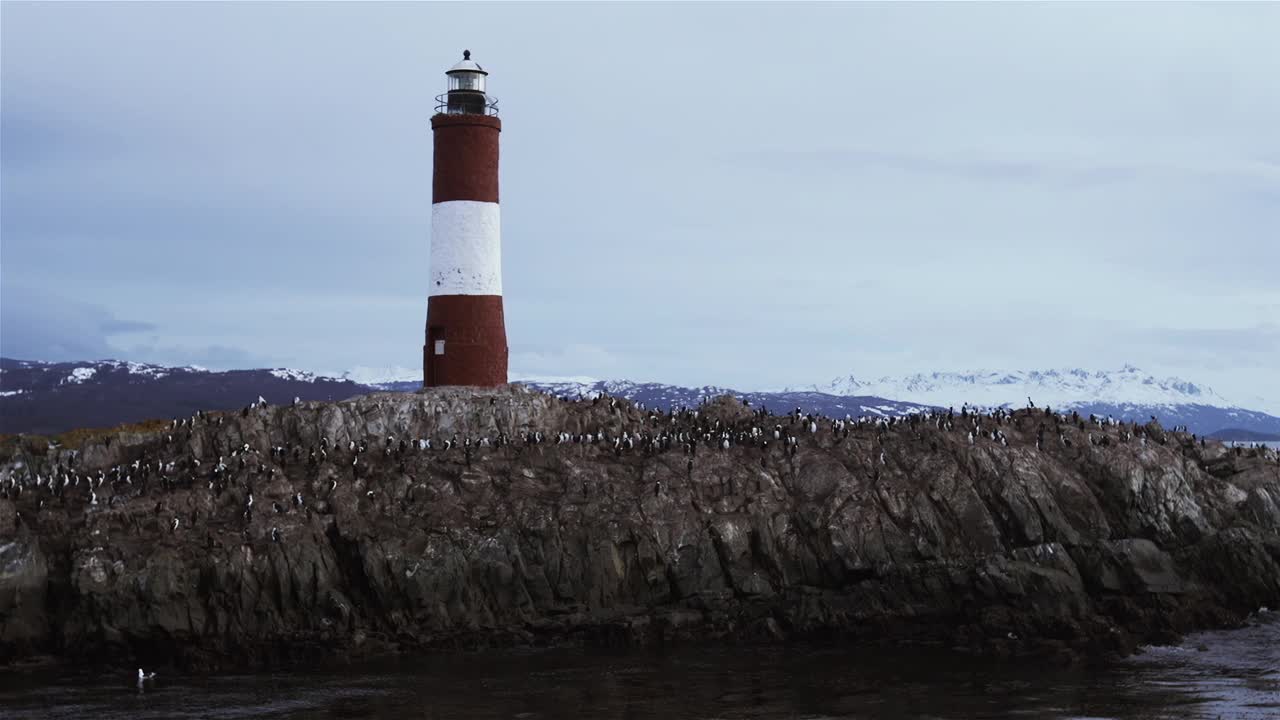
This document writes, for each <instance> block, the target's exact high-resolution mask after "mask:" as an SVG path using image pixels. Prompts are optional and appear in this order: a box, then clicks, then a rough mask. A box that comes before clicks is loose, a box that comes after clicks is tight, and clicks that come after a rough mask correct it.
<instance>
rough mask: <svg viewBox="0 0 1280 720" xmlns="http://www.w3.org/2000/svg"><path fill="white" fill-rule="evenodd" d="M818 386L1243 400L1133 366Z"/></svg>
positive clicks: (921, 394) (1101, 399)
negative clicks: (1100, 369) (1095, 369)
mask: <svg viewBox="0 0 1280 720" xmlns="http://www.w3.org/2000/svg"><path fill="white" fill-rule="evenodd" d="M814 389H815V390H818V391H820V392H827V393H831V394H834V395H853V394H857V395H879V396H882V397H891V398H898V399H901V400H910V401H912V402H919V403H928V404H932V405H942V406H948V407H949V406H953V405H954V406H956V407H959V406H960V405H962V404H965V403H968V404H969V405H978V406H981V407H1023V406H1025V405H1026V404H1027V398H1028V397H1030V398H1031V399H1032V400H1034V401H1035V403H1036V404H1037V405H1039V406H1041V407H1044V406H1045V405H1048V406H1051V407H1061V408H1075V407H1077V406H1082V405H1115V406H1133V407H1173V406H1179V405H1205V406H1209V407H1217V408H1235V407H1238V405H1239V404H1238V403H1235V402H1231V401H1229V400H1227V399H1226V398H1224V397H1222V396H1221V395H1219V394H1218V393H1216V392H1214V391H1213V389H1212V388H1209V387H1206V386H1204V385H1197V384H1196V383H1193V382H1188V381H1186V380H1183V379H1181V378H1176V377H1166V378H1160V377H1156V376H1154V375H1151V374H1150V373H1146V372H1143V371H1142V370H1140V369H1138V368H1136V367H1133V366H1132V365H1126V366H1125V367H1123V368H1120V369H1119V370H1102V371H1089V370H1081V369H1079V368H1071V369H1062V370H1022V371H1013V372H1005V371H991V370H975V371H971V372H935V373H927V374H925V373H920V374H916V375H908V376H905V377H898V378H893V377H883V378H880V379H878V380H860V379H858V378H856V377H854V376H852V375H850V376H848V377H841V378H836V379H835V380H833V381H831V382H830V383H827V384H825V385H819V386H815V387H814ZM1261 409H1264V410H1271V409H1275V408H1272V407H1266V408H1261Z"/></svg>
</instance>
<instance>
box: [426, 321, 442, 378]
mask: <svg viewBox="0 0 1280 720" xmlns="http://www.w3.org/2000/svg"><path fill="white" fill-rule="evenodd" d="M443 360H444V328H442V327H431V328H428V329H427V386H428V387H433V386H435V385H439V384H440V381H441V379H442V378H441V377H440V363H441V362H442V361H443Z"/></svg>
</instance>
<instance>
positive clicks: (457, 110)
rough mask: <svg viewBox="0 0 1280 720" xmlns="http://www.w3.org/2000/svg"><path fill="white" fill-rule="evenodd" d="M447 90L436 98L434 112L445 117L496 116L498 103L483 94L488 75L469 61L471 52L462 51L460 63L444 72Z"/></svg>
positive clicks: (476, 64) (472, 61) (473, 62)
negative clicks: (447, 80)
mask: <svg viewBox="0 0 1280 720" xmlns="http://www.w3.org/2000/svg"><path fill="white" fill-rule="evenodd" d="M445 75H447V76H448V77H449V90H448V92H446V93H445V94H443V95H440V96H437V97H436V101H437V105H436V112H439V113H444V114H446V115H497V114H498V101H497V99H495V98H491V97H489V96H488V95H486V94H485V79H486V78H487V77H488V75H489V73H487V72H485V70H484V68H482V67H480V65H479V63H477V62H475V61H474V60H472V59H471V51H470V50H463V51H462V61H461V62H459V63H458V64H457V65H454V66H453V67H451V68H449V69H448V70H447V71H445Z"/></svg>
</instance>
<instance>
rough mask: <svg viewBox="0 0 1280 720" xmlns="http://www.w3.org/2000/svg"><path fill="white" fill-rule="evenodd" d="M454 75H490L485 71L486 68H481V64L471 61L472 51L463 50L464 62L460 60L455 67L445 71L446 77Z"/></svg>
mask: <svg viewBox="0 0 1280 720" xmlns="http://www.w3.org/2000/svg"><path fill="white" fill-rule="evenodd" d="M454 73H479V74H481V75H488V74H489V73H488V72H486V71H485V69H484V68H482V67H480V64H479V63H477V62H476V61H475V60H472V59H471V51H470V50H463V51H462V60H460V61H459V62H458V64H456V65H454V66H453V67H451V68H449V69H448V70H446V71H445V75H452V74H454Z"/></svg>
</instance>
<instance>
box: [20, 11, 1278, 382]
mask: <svg viewBox="0 0 1280 720" xmlns="http://www.w3.org/2000/svg"><path fill="white" fill-rule="evenodd" d="M0 8H2V10H0V11H2V12H3V22H2V23H0V33H2V37H0V41H2V42H0V53H2V57H0V60H2V62H0V143H2V144H3V147H4V153H3V155H2V156H0V180H2V181H3V182H2V183H0V193H2V195H0V231H2V234H3V243H2V244H0V253H2V254H3V257H2V262H0V280H2V281H3V282H2V283H0V293H2V295H3V297H0V300H3V312H4V315H3V318H4V325H3V327H2V328H0V346H3V351H4V352H5V354H7V355H19V356H23V355H25V356H28V357H36V358H53V357H71V356H74V355H77V354H81V355H82V356H98V355H103V354H116V355H125V354H128V353H137V354H139V355H147V356H145V357H142V356H130V359H137V360H152V361H157V362H163V361H170V360H167V359H166V358H184V359H183V360H182V362H195V363H198V364H204V365H208V366H210V367H226V366H234V365H242V364H267V365H293V366H299V367H305V368H335V367H354V366H357V365H363V366H382V365H390V366H394V365H401V366H413V365H414V364H416V362H417V361H418V359H419V358H420V353H421V343H422V339H421V335H422V325H423V321H424V318H425V295H426V277H427V268H428V265H429V258H428V256H427V255H428V253H427V248H428V237H427V233H428V227H429V217H430V208H429V203H430V167H431V146H430V130H429V126H428V124H427V119H428V118H429V116H430V114H431V112H432V107H433V96H434V95H435V94H436V93H438V92H440V91H442V90H443V85H444V83H443V80H444V78H443V75H442V72H443V70H444V69H445V68H447V67H448V66H449V65H450V64H452V63H453V62H454V61H455V59H456V57H457V56H458V54H459V53H460V51H461V49H462V48H463V47H469V48H470V49H471V50H473V52H474V53H475V57H476V59H478V60H479V61H480V62H481V63H482V64H484V65H485V66H486V67H487V68H488V69H489V70H490V71H491V73H492V75H491V90H492V92H494V94H496V95H497V96H499V97H500V99H501V107H502V109H503V120H504V129H503V137H502V142H503V148H502V153H503V160H502V162H503V168H502V199H503V208H502V209H503V232H504V238H503V242H504V247H503V257H504V272H505V277H504V286H505V292H506V303H507V313H508V324H509V332H510V340H511V345H512V350H513V354H512V369H513V371H515V372H524V373H534V372H536V373H545V374H554V375H595V376H627V377H632V378H636V379H653V380H666V381H672V382H685V383H717V384H726V385H737V386H741V387H771V386H772V387H776V386H781V385H785V384H803V383H813V382H820V381H824V380H826V379H829V378H830V377H834V376H836V375H840V374H850V373H853V374H857V375H862V376H879V375H890V374H900V373H903V372H914V371H925V370H947V369H962V368H971V367H981V366H987V367H1061V366H1069V365H1076V366H1085V367H1118V366H1120V365H1122V364H1124V363H1134V364H1137V365H1140V366H1143V367H1144V368H1145V369H1148V370H1151V371H1153V372H1160V373H1176V374H1182V375H1185V376H1187V377H1189V378H1191V379H1194V380H1196V381H1198V382H1205V383H1207V384H1211V385H1213V386H1215V387H1216V388H1218V389H1219V390H1220V391H1221V392H1223V393H1224V394H1228V395H1229V394H1231V393H1233V392H1236V393H1240V392H1249V393H1254V394H1258V395H1267V396H1272V397H1276V396H1280V386H1278V385H1277V384H1278V383H1280V380H1278V379H1277V378H1280V372H1276V370H1277V368H1278V367H1280V362H1278V361H1277V356H1276V353H1274V352H1273V351H1275V350H1276V349H1277V348H1276V337H1275V335H1276V325H1275V323H1276V319H1277V318H1280V282H1277V281H1276V279H1275V274H1276V273H1275V268H1276V267H1277V265H1280V245H1278V244H1277V243H1276V242H1275V238H1276V237H1278V236H1280V135H1277V133H1276V132H1275V128H1277V127H1280V95H1277V94H1276V93H1275V92H1274V91H1273V90H1274V79H1275V78H1276V77H1280V45H1277V43H1275V42H1274V38H1275V37H1276V36H1280V6H1276V5H1269V4H1263V3H1259V4H1248V5H1213V6H1210V5H1190V4H1128V5H1122V6H1098V5H1091V4H1066V3H1064V4H1050V5H1045V4H1026V5H981V4H979V5H972V4H957V5H947V4H944V5H937V4H904V5H880V4H805V5H785V6H784V5H772V4H750V5H732V6H728V5H715V4H710V5H669V4H653V5H645V4H623V5H604V4H572V5H523V4H515V5H506V4H477V5H455V4H420V5H419V4H375V5H340V4H316V3H302V4H267V5H248V4H99V5H84V4H74V5H73V4H26V3H13V2H9V3H4V4H3V6H0Z"/></svg>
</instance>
